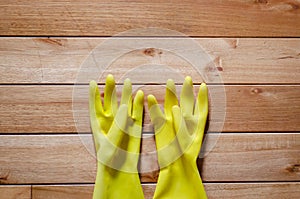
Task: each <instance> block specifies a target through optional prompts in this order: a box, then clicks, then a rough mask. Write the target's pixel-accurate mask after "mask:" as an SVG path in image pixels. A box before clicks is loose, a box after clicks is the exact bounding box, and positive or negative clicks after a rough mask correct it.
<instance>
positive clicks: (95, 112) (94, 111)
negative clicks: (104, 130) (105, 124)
mask: <svg viewBox="0 0 300 199" xmlns="http://www.w3.org/2000/svg"><path fill="white" fill-rule="evenodd" d="M89 87H90V88H89V112H90V123H91V128H92V132H93V135H94V138H95V148H96V150H97V151H98V149H99V142H98V140H99V139H97V137H98V136H99V134H100V133H101V130H100V124H99V121H98V119H97V118H98V117H100V116H101V115H102V114H103V109H102V102H101V99H100V92H99V88H98V85H97V83H96V82H95V81H94V80H92V81H90V86H89Z"/></svg>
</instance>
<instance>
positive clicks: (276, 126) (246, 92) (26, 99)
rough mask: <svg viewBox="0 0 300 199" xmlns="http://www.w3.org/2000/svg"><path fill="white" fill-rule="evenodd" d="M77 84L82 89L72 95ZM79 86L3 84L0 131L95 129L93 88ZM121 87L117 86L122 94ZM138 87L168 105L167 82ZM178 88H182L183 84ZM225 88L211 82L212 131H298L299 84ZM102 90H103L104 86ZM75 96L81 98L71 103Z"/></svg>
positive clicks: (149, 127)
mask: <svg viewBox="0 0 300 199" xmlns="http://www.w3.org/2000/svg"><path fill="white" fill-rule="evenodd" d="M196 87H197V86H196ZM74 88H76V89H77V90H76V89H75V90H74V93H73V89H74ZM74 88H73V86H59V85H58V86H11V85H7V86H0V133H73V132H83V133H85V132H90V124H89V113H88V86H85V85H82V86H76V87H74ZM121 88H122V86H118V87H117V93H118V95H119V96H120V95H121ZM138 88H139V89H142V90H144V92H145V96H147V94H154V95H155V96H156V97H157V99H158V101H159V103H160V104H163V99H164V94H165V88H164V86H160V85H145V86H142V87H140V86H134V87H133V89H134V90H135V91H136V90H137V89H138ZM177 88H178V89H177V90H178V92H179V90H180V88H181V87H180V86H177ZM220 89H222V87H220V86H213V85H212V86H209V92H210V98H211V99H210V119H209V123H208V125H207V127H208V131H210V132H211V131H212V132H213V131H223V132H260V131H264V132H265V131H269V132H272V131H274V132H275V131H299V129H300V109H299V107H300V98H299V96H300V89H299V85H294V86H289V85H286V86H282V85H281V86H280V85H276V86H264V85H252V86H225V94H226V97H225V96H223V97H224V98H222V95H221V94H222V92H220V91H222V90H220ZM100 90H101V91H103V86H101V88H100ZM195 90H197V88H195ZM195 93H196V91H195ZM75 96H76V97H75ZM72 97H74V99H76V100H74V101H72ZM119 99H120V97H119ZM146 101H147V100H146V99H145V117H144V131H147V132H149V131H150V132H151V131H153V129H152V125H151V123H150V118H149V113H148V110H147V102H146ZM225 103H226V104H225ZM73 110H74V111H73ZM73 115H74V117H73ZM224 117H225V121H224ZM74 119H75V121H76V127H77V128H75V122H74ZM223 121H224V126H223V127H222V125H223Z"/></svg>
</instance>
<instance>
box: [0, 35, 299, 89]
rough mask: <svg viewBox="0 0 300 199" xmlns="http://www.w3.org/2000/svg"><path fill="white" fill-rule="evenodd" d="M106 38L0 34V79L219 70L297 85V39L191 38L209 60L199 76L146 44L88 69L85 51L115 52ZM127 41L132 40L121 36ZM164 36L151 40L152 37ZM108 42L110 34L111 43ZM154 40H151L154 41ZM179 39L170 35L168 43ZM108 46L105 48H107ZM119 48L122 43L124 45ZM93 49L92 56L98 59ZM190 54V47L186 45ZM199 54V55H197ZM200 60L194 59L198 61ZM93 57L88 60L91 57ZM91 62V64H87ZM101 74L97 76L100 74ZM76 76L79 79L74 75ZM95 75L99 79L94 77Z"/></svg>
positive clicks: (241, 78)
mask: <svg viewBox="0 0 300 199" xmlns="http://www.w3.org/2000/svg"><path fill="white" fill-rule="evenodd" d="M107 39H108V38H56V37H54V38H20V37H17V38H0V50H1V53H0V74H1V77H0V83H1V84H18V83H19V84H20V83H21V84H27V83H29V84H36V83H45V84H47V83H52V84H60V83H72V84H73V83H78V82H80V83H87V82H88V81H89V80H90V79H92V77H93V76H95V75H96V77H95V79H98V78H99V79H100V81H101V82H104V77H105V76H106V74H108V73H111V74H113V75H114V76H115V78H116V80H117V81H120V82H122V79H124V78H125V77H130V78H131V80H132V81H133V82H135V83H140V84H145V83H158V82H159V83H165V81H166V79H167V78H173V79H174V80H175V81H176V82H178V83H180V82H182V77H184V76H186V75H190V76H192V78H193V80H194V81H195V82H201V81H202V80H203V78H204V77H206V81H207V82H214V83H216V82H220V81H219V79H220V78H219V79H212V80H210V79H209V78H207V77H211V76H214V75H215V74H217V75H218V74H219V75H220V76H221V78H222V81H223V82H224V83H230V84H233V83H236V84H241V83H252V84H256V83H272V84H273V83H284V84H287V83H289V84H292V83H299V79H300V72H299V70H300V69H299V67H300V47H299V46H300V39H298V38H297V39H287V38H281V39H270V38H232V39H230V38H202V39H194V41H195V42H196V43H198V44H199V45H201V47H202V48H203V49H204V50H205V51H207V52H208V53H209V54H210V56H211V57H212V60H213V63H209V64H208V65H203V70H202V72H201V75H200V74H199V73H198V72H197V71H195V69H194V67H193V66H192V65H191V64H190V63H189V62H187V61H186V60H184V59H183V58H182V57H179V56H178V55H176V54H174V53H172V52H168V51H166V50H161V49H155V48H147V49H140V50H134V51H131V52H128V53H125V54H124V55H122V56H121V57H119V58H117V59H116V60H114V61H113V62H112V63H111V64H110V65H109V66H108V67H107V68H106V71H105V72H103V74H102V72H101V71H99V70H98V67H97V68H95V67H94V68H93V67H92V66H94V65H93V59H94V58H93V56H89V55H90V52H91V51H92V50H93V49H94V48H95V47H97V48H96V49H98V50H99V49H106V51H107V52H111V54H112V53H116V52H118V51H119V49H120V46H118V45H117V44H119V43H120V42H119V41H116V42H113V43H114V44H115V45H109V47H107V45H106V47H105V45H104V43H105V41H106V40H107ZM125 39H126V41H128V43H130V41H131V40H134V39H137V38H123V40H125ZM158 39H160V40H167V38H156V40H158ZM111 40H113V39H112V38H110V41H111ZM154 40H155V39H154ZM176 40H179V39H178V38H177V39H176V38H173V39H172V41H173V42H174V41H176ZM107 48H108V49H107ZM123 48H124V46H123ZM97 52H98V51H96V50H95V56H94V57H95V59H98V60H99V59H102V58H103V57H102V56H100V55H101V54H100V53H97ZM191 52H192V49H191ZM200 58H201V57H200ZM200 58H199V59H200ZM90 59H92V60H90ZM89 60H90V62H89ZM101 74H102V76H101ZM77 75H78V76H79V77H80V78H79V77H77ZM98 76H100V77H98Z"/></svg>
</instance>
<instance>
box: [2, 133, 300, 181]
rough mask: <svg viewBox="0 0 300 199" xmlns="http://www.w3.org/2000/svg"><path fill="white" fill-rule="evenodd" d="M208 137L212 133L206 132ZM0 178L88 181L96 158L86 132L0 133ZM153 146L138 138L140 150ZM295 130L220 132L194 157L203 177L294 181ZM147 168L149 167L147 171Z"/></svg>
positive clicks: (299, 143)
mask: <svg viewBox="0 0 300 199" xmlns="http://www.w3.org/2000/svg"><path fill="white" fill-rule="evenodd" d="M208 136H209V137H210V138H211V139H213V138H216V136H218V135H216V134H209V135H208ZM0 138H1V139H0V154H1V156H0V165H1V167H0V183H1V184H36V183H93V182H94V180H95V175H96V159H95V152H94V146H93V140H92V137H91V135H80V136H79V135H17V136H16V135H3V136H0ZM150 151H155V144H154V139H153V137H150V138H144V139H143V146H142V153H143V154H146V155H147V154H149V152H150ZM299 153H300V134H299V133H270V134H266V133H257V134H231V133H226V134H221V135H220V137H219V139H218V142H217V144H216V145H215V146H214V148H213V150H212V151H211V152H210V153H209V154H208V155H207V156H206V157H205V158H204V159H203V160H202V161H199V168H200V172H201V176H202V179H203V181H204V182H216V181H219V182H226V181H227V182H234V181H237V182H247V181H248V182H249V181H253V182H259V181H299V180H300V175H299V174H300V173H299V172H300V168H299V164H300V159H299V158H300V157H299ZM145 167H150V168H147V169H149V170H147V171H148V173H142V174H141V176H142V181H143V182H156V180H157V176H158V171H155V168H157V165H156V160H155V159H154V160H149V159H148V160H146V159H142V163H141V168H140V169H141V170H143V171H145ZM151 170H154V171H152V172H150V171H151Z"/></svg>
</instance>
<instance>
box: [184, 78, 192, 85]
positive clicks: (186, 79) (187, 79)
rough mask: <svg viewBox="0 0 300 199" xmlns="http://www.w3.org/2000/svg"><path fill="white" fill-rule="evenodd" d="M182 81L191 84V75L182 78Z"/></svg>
mask: <svg viewBox="0 0 300 199" xmlns="http://www.w3.org/2000/svg"><path fill="white" fill-rule="evenodd" d="M184 82H185V83H187V84H189V85H193V80H192V77H191V76H186V77H185V79H184Z"/></svg>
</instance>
